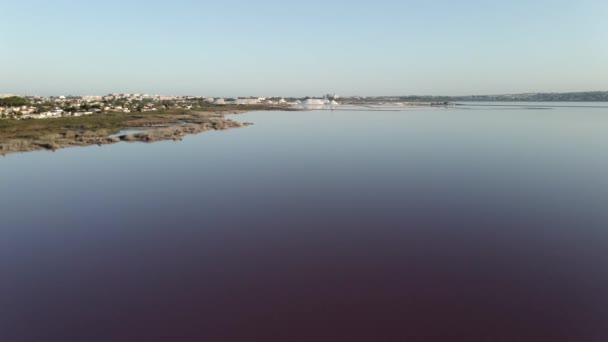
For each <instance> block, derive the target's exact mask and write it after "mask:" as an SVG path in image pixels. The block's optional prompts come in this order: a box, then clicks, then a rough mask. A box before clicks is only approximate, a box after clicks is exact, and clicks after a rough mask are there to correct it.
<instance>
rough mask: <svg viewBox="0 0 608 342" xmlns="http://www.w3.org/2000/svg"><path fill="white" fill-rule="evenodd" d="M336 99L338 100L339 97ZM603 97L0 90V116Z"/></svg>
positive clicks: (605, 94)
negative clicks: (218, 95) (43, 93)
mask: <svg viewBox="0 0 608 342" xmlns="http://www.w3.org/2000/svg"><path fill="white" fill-rule="evenodd" d="M338 100H339V102H338ZM494 101H496V102H554V101H561V102H569V101H572V102H575V101H580V102H583V101H584V102H590V101H593V102H608V91H595V92H576V93H526V94H511V95H471V96H375V97H365V96H350V97H339V96H337V95H334V94H327V95H324V96H321V97H316V98H315V97H304V98H286V97H241V98H213V97H200V96H165V95H149V94H108V95H105V96H49V97H42V96H17V95H11V94H0V119H16V120H25V119H50V118H62V117H79V116H84V115H94V114H104V113H131V112H155V111H165V110H169V109H172V110H173V109H181V110H203V109H209V108H210V107H221V106H227V105H237V106H239V105H242V106H256V105H258V106H266V107H268V106H274V107H286V108H287V107H291V108H302V109H307V108H312V109H314V108H320V107H333V106H338V105H341V104H351V105H364V104H371V103H406V104H415V105H431V106H433V105H454V104H456V103H457V102H494Z"/></svg>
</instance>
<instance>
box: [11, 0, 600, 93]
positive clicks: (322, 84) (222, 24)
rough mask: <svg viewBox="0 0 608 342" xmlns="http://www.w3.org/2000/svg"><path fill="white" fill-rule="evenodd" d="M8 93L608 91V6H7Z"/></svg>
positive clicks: (16, 0) (596, 1)
mask: <svg viewBox="0 0 608 342" xmlns="http://www.w3.org/2000/svg"><path fill="white" fill-rule="evenodd" d="M0 8H1V12H2V14H1V15H0V17H1V19H0V93H18V94H24V93H27V94H40V95H50V94H54V95H60V94H63V95H67V94H74V95H77V94H80V95H84V94H105V93H109V92H130V93H140V92H141V93H143V92H145V93H162V94H191V95H209V96H240V95H258V94H259V95H283V96H304V95H317V94H321V93H324V92H335V93H338V94H341V95H381V94H386V95H396V94H437V95H439V94H453V95H464V94H491V93H513V92H528V91H579V90H580V91H583V90H608V1H606V0H578V1H571V0H568V1H562V0H551V1H549V0H536V1H535V0H528V1H524V0H513V1H480V0H461V1H452V0H450V1H448V0H436V1H408V0H402V1H387V0H376V1H365V2H363V1H356V0H355V1H318V0H313V1H298V2H285V1H264V0H261V1H244V0H232V1H230V0H226V1H213V2H211V1H186V0H174V1H156V0H148V1H130V0H122V1H117V0H107V1H81V0H78V1H67V0H58V1H28V0H4V1H2V3H1V4H0Z"/></svg>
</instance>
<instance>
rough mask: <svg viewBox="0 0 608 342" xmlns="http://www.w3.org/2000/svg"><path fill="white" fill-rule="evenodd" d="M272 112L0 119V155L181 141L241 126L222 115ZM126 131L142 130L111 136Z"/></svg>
mask: <svg viewBox="0 0 608 342" xmlns="http://www.w3.org/2000/svg"><path fill="white" fill-rule="evenodd" d="M273 109H277V108H273V107H262V106H256V107H254V108H249V107H244V106H221V107H216V108H213V111H205V112H194V111H184V110H176V111H166V112H144V113H129V114H119V113H116V114H103V115H90V116H82V117H67V118H58V119H44V120H0V154H2V155H5V154H9V153H15V152H27V151H35V150H56V149H60V148H65V147H71V146H87V145H104V144H112V143H117V142H120V141H132V142H135V141H141V142H154V141H160V140H181V139H182V138H183V137H184V136H185V135H188V134H197V133H201V132H205V131H208V130H224V129H229V128H236V127H242V126H244V124H241V123H238V122H235V121H232V120H228V119H226V118H225V116H224V115H225V114H237V113H242V112H245V111H250V110H273ZM245 125H247V124H245ZM125 129H143V130H142V131H141V132H139V133H135V134H130V135H122V136H116V137H111V136H112V135H114V134H117V133H119V132H120V131H122V130H125Z"/></svg>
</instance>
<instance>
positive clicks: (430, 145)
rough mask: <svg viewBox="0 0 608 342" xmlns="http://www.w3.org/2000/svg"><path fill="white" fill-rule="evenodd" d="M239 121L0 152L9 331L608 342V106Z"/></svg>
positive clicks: (92, 337)
mask: <svg viewBox="0 0 608 342" xmlns="http://www.w3.org/2000/svg"><path fill="white" fill-rule="evenodd" d="M238 120H243V121H249V122H254V123H255V125H254V126H251V127H248V128H243V129H237V130H231V131H225V132H213V133H206V134H202V135H198V136H191V137H188V138H186V139H185V140H184V141H182V142H177V143H174V142H163V143H155V144H151V145H146V144H126V143H121V144H118V145H112V146H104V147H90V148H75V149H66V150H60V151H57V152H55V153H45V152H41V153H39V152H36V153H29V154H20V155H10V156H7V157H5V158H0V227H1V228H0V341H3V342H4V341H6V342H22V341H535V342H537V341H551V342H556V341H605V340H606V339H608V152H607V151H608V134H606V133H607V132H608V108H554V109H550V110H541V109H529V110H521V109H517V108H508V109H494V108H475V109H460V110H420V111H408V112H338V111H337V112H286V113H282V112H258V113H250V114H246V115H244V116H241V117H238Z"/></svg>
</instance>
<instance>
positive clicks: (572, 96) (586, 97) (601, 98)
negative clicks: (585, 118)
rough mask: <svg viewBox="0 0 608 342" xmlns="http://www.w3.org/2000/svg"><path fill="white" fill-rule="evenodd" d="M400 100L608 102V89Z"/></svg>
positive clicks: (405, 99)
mask: <svg viewBox="0 0 608 342" xmlns="http://www.w3.org/2000/svg"><path fill="white" fill-rule="evenodd" d="M397 99H398V101H409V102H417V101H424V102H443V101H450V102H455V101H501V102H505V101H523V102H553V101H563V102H565V101H573V102H574V101H581V102H583V101H584V102H608V91H591V92H578V93H530V94H513V95H471V96H400V97H398V98H397Z"/></svg>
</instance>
